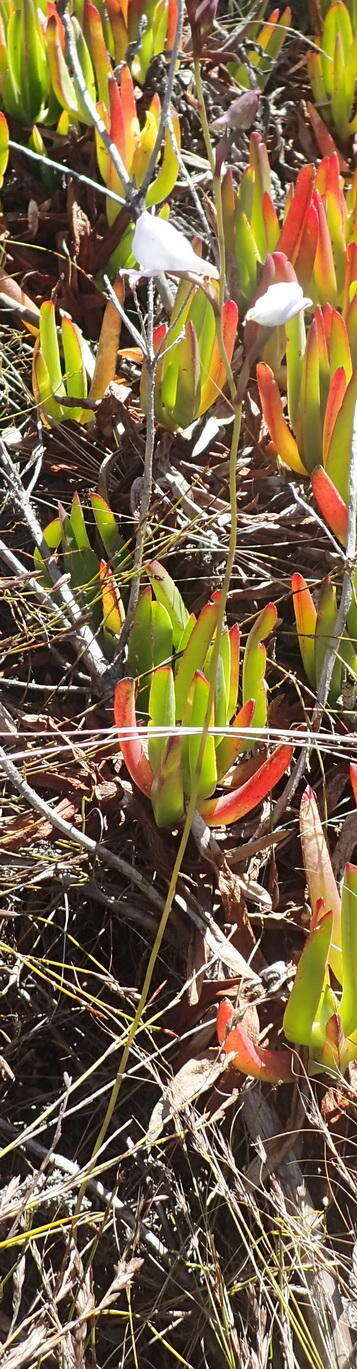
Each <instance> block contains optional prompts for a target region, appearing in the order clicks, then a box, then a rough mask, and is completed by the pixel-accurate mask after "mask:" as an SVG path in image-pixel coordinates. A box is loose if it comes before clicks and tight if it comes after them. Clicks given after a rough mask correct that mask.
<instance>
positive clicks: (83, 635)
mask: <svg viewBox="0 0 357 1369" xmlns="http://www.w3.org/2000/svg"><path fill="white" fill-rule="evenodd" d="M0 458H1V464H2V466H3V470H4V473H5V476H6V477H7V481H8V491H9V495H10V497H11V499H12V501H13V503H14V504H15V505H16V506H17V508H18V509H19V511H20V513H21V514H22V515H23V517H24V518H25V520H26V523H27V526H28V528H29V529H30V532H31V535H32V537H33V539H34V542H35V543H36V545H37V547H38V548H39V551H40V552H41V556H42V557H43V560H44V561H45V562H46V568H47V570H48V573H49V575H50V578H51V580H52V584H53V586H54V589H55V590H56V592H57V593H58V595H59V598H60V599H61V600H62V605H63V608H64V611H65V615H66V619H67V618H68V619H69V622H70V624H71V625H72V628H74V629H75V632H74V637H75V641H76V645H77V647H78V649H79V651H80V654H81V656H83V658H84V660H85V662H86V665H87V666H88V670H89V671H90V674H91V677H92V680H93V683H94V684H95V686H96V689H97V691H98V692H102V688H103V686H102V677H103V676H104V674H105V671H106V670H107V661H106V659H105V656H103V652H102V650H101V647H100V646H99V644H98V642H97V641H96V639H95V637H94V636H93V632H92V630H91V628H90V627H89V626H88V624H87V623H83V621H82V613H81V610H80V608H79V606H78V604H77V602H76V599H75V597H74V594H73V593H72V590H71V587H70V585H69V584H68V582H67V579H66V578H64V576H63V575H62V574H61V571H60V570H59V569H58V565H57V562H56V560H55V557H54V556H53V555H52V553H51V552H50V551H49V548H48V546H47V543H46V542H45V540H44V537H43V536H42V529H41V527H40V524H39V522H38V520H37V518H36V514H35V513H34V510H33V508H32V504H31V501H30V499H29V496H28V494H27V491H26V490H25V488H24V486H23V484H22V480H21V477H20V475H19V473H18V471H17V470H16V466H15V465H14V462H13V461H12V459H11V456H9V453H8V451H7V448H6V447H5V444H4V443H3V442H2V440H1V438H0ZM31 578H32V577H31ZM33 584H34V586H35V587H36V593H37V592H38V591H37V586H38V581H36V577H33ZM46 597H47V599H48V598H49V595H46ZM53 607H54V605H53V604H52V608H53Z"/></svg>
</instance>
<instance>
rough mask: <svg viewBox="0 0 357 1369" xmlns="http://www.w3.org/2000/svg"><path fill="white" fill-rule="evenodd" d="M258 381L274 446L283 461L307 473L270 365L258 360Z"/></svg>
mask: <svg viewBox="0 0 357 1369" xmlns="http://www.w3.org/2000/svg"><path fill="white" fill-rule="evenodd" d="M257 381H258V389H259V394H260V402H261V406H262V410H263V416H264V418H265V422H266V424H267V427H268V429H269V432H270V436H271V437H272V439H273V442H274V446H275V448H276V451H277V452H278V454H279V456H280V457H281V460H282V461H285V463H286V465H287V466H290V469H291V470H293V471H298V473H299V475H306V474H307V471H306V470H305V466H303V464H302V461H301V458H300V455H299V448H298V445H297V442H295V438H294V437H293V434H292V433H291V432H290V428H289V427H288V424H287V422H286V419H285V418H284V413H283V406H282V402H281V396H280V391H279V389H278V385H277V383H276V380H275V376H274V375H273V372H272V370H271V369H270V366H267V365H266V364H265V362H262V361H261V362H258V365H257Z"/></svg>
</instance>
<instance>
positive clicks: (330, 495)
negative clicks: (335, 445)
mask: <svg viewBox="0 0 357 1369" xmlns="http://www.w3.org/2000/svg"><path fill="white" fill-rule="evenodd" d="M311 484H312V488H313V492H314V495H315V499H316V503H317V506H318V508H319V510H320V513H322V517H323V518H324V519H325V521H326V523H327V525H328V527H329V528H331V532H334V533H335V536H336V537H338V539H339V542H341V543H342V546H343V547H345V546H346V542H347V524H348V508H347V504H345V503H344V500H343V499H341V495H340V494H339V493H338V490H336V486H335V485H334V484H333V482H332V480H330V476H329V475H328V474H327V471H325V469H324V467H323V466H316V468H315V470H314V471H313V472H312V475H311Z"/></svg>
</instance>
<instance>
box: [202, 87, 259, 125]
mask: <svg viewBox="0 0 357 1369" xmlns="http://www.w3.org/2000/svg"><path fill="white" fill-rule="evenodd" d="M259 100H260V90H245V91H244V92H243V95H238V99H237V100H233V104H231V105H229V108H228V109H226V112H225V114H221V115H220V118H219V119H215V120H214V123H213V124H212V128H213V130H214V132H215V133H223V132H224V129H226V128H228V129H232V130H233V131H234V132H238V131H239V130H242V132H243V131H244V129H246V128H251V126H252V124H254V119H255V117H256V114H257V110H258V105H259Z"/></svg>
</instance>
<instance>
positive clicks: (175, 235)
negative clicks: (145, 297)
mask: <svg viewBox="0 0 357 1369" xmlns="http://www.w3.org/2000/svg"><path fill="white" fill-rule="evenodd" d="M133 252H134V254H135V256H136V259H137V261H138V262H139V266H140V268H141V269H140V271H139V272H137V273H136V274H137V275H140V276H143V275H144V276H158V275H159V274H160V272H161V271H167V272H168V273H169V274H170V275H173V276H178V275H180V276H181V275H186V274H188V273H189V274H190V275H195V276H206V277H207V278H208V279H209V280H213V279H214V280H218V278H219V271H217V267H216V266H212V263H211V262H210V261H204V259H203V258H202V257H199V256H198V255H197V252H194V250H193V247H191V243H190V242H188V241H187V238H185V236H184V233H180V231H179V229H178V228H174V226H173V224H172V223H167V222H166V220H165V219H160V218H158V217H156V216H155V217H153V215H152V214H149V212H148V210H147V209H143V212H142V214H140V217H139V218H138V220H137V223H136V225H135V232H134V237H133ZM133 274H134V272H132V271H131V272H130V275H133Z"/></svg>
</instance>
